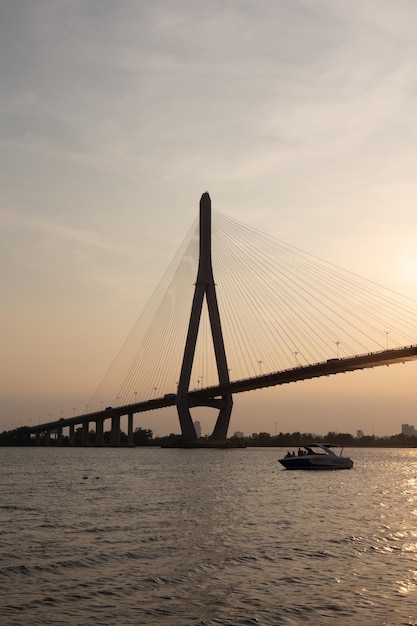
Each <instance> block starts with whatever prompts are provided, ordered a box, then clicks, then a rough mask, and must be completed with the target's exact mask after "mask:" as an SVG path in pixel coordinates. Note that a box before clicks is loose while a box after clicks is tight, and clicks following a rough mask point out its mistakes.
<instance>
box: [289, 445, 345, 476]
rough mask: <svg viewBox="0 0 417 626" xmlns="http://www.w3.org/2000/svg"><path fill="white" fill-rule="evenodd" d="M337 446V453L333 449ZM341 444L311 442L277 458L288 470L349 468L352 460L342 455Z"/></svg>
mask: <svg viewBox="0 0 417 626" xmlns="http://www.w3.org/2000/svg"><path fill="white" fill-rule="evenodd" d="M335 448H337V449H338V450H339V454H336V453H335V452H334V451H333V450H334V449H335ZM342 452H343V448H342V446H337V445H334V444H331V443H311V444H310V445H308V446H303V447H302V448H298V452H287V454H286V455H285V456H284V457H283V458H282V459H278V460H279V462H280V463H281V465H283V466H284V467H285V469H288V470H336V469H350V468H351V467H352V466H353V461H352V459H351V458H349V457H348V456H342Z"/></svg>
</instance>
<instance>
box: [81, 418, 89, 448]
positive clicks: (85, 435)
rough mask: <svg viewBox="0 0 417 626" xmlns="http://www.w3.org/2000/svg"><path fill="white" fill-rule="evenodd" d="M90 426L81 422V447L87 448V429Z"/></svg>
mask: <svg viewBox="0 0 417 626" xmlns="http://www.w3.org/2000/svg"><path fill="white" fill-rule="evenodd" d="M89 426H90V422H88V421H87V422H83V433H82V445H83V446H88V444H89V443H90V442H89V433H88V429H89Z"/></svg>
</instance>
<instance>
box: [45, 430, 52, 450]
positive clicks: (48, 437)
mask: <svg viewBox="0 0 417 626" xmlns="http://www.w3.org/2000/svg"><path fill="white" fill-rule="evenodd" d="M50 445H51V431H50V430H46V431H45V446H50Z"/></svg>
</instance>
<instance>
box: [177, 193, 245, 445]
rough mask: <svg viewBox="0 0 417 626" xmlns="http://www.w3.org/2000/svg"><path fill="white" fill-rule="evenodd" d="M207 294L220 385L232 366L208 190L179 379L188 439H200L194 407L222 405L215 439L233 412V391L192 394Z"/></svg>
mask: <svg viewBox="0 0 417 626" xmlns="http://www.w3.org/2000/svg"><path fill="white" fill-rule="evenodd" d="M204 296H205V297H206V301H207V310H208V315H209V320H210V328H211V334H212V339H213V347H214V354H215V357H216V365H217V373H218V377H219V385H228V384H229V382H230V381H229V370H228V367H227V359H226V351H225V347H224V341H223V333H222V327H221V323H220V314H219V307H218V304H217V296H216V286H215V283H214V277H213V267H212V262H211V200H210V196H209V194H208V193H207V192H206V193H204V194H203V195H202V196H201V200H200V256H199V264H198V272H197V280H196V284H195V290H194V297H193V303H192V307H191V316H190V322H189V325H188V333H187V339H186V342H185V349H184V356H183V361H182V367H181V374H180V378H179V383H178V391H177V400H176V406H177V411H178V417H179V420H180V426H181V434H182V437H183V439H185V440H188V441H195V440H197V439H198V437H197V433H196V430H195V428H194V423H193V419H192V417H191V413H190V408H192V407H195V406H205V407H212V408H216V409H219V414H218V417H217V421H216V424H215V427H214V430H213V433H212V435H211V436H210V439H211V440H212V441H224V440H225V439H226V437H227V430H228V428H229V422H230V416H231V413H232V407H233V398H232V394H230V393H229V394H225V395H223V396H221V397H219V398H212V399H207V400H203V399H200V400H197V399H195V398H194V399H193V398H192V397H191V396H190V395H189V385H190V378H191V370H192V366H193V361H194V355H195V348H196V343H197V336H198V330H199V326H200V320H201V311H202V307H203V302H204Z"/></svg>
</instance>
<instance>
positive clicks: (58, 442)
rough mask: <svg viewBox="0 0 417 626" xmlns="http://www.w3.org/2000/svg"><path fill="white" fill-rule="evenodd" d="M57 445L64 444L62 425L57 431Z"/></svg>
mask: <svg viewBox="0 0 417 626" xmlns="http://www.w3.org/2000/svg"><path fill="white" fill-rule="evenodd" d="M56 445H57V446H62V426H60V427H59V428H58V429H57V431H56Z"/></svg>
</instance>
